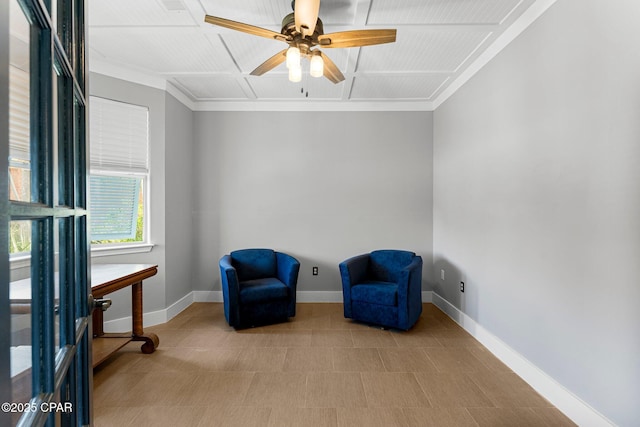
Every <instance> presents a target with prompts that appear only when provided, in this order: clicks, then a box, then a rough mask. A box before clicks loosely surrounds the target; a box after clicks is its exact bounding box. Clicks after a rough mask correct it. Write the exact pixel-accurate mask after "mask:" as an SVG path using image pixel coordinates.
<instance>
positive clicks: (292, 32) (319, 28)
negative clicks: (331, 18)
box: [280, 13, 324, 45]
mask: <svg viewBox="0 0 640 427" xmlns="http://www.w3.org/2000/svg"><path fill="white" fill-rule="evenodd" d="M280 32H281V33H282V34H283V35H285V36H287V37H291V38H292V39H294V38H295V37H296V35H300V36H301V34H300V33H299V32H298V31H297V30H296V18H295V14H294V13H290V14H288V15H287V16H285V17H284V18H283V19H282V30H280ZM323 34H324V25H323V24H322V20H321V19H320V18H318V20H317V21H316V28H315V29H314V31H313V35H312V36H306V37H305V38H306V39H308V40H310V41H312V42H313V45H316V44H318V43H317V42H316V41H317V40H318V36H321V35H323Z"/></svg>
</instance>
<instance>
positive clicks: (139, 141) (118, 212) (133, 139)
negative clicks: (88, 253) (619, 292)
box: [89, 97, 149, 245]
mask: <svg viewBox="0 0 640 427" xmlns="http://www.w3.org/2000/svg"><path fill="white" fill-rule="evenodd" d="M148 134H149V110H148V108H147V107H141V106H138V105H132V104H126V103H123V102H117V101H112V100H108V99H104V98H99V97H91V98H90V135H91V138H90V144H91V148H90V154H89V155H90V167H91V171H90V178H89V194H90V213H91V217H90V232H91V243H92V245H121V244H132V243H146V242H147V241H148V239H147V234H148V233H146V232H145V230H146V229H148V224H147V223H148V220H147V219H148V215H147V212H148V211H147V207H148V205H149V203H148V191H147V186H148V181H149V159H148V153H149V136H148Z"/></svg>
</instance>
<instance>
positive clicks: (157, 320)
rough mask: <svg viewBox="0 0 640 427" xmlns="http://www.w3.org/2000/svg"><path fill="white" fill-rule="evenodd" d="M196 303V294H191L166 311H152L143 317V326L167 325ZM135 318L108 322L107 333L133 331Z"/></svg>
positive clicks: (105, 329)
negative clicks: (132, 326)
mask: <svg viewBox="0 0 640 427" xmlns="http://www.w3.org/2000/svg"><path fill="white" fill-rule="evenodd" d="M193 302H194V293H193V292H189V293H188V294H187V295H185V296H184V297H182V298H180V299H179V300H178V301H176V302H174V303H173V304H171V305H170V306H169V307H167V308H165V309H164V310H157V311H151V312H149V313H144V314H143V315H142V324H143V325H144V326H154V325H159V324H161V323H167V322H168V321H169V320H171V319H173V318H174V317H176V316H177V315H178V314H180V313H182V312H183V311H184V310H185V309H186V308H187V307H189V306H190V305H191V303H193ZM132 321H133V318H132V317H131V316H127V317H121V318H119V319H113V320H108V321H105V322H104V331H105V332H122V331H127V330H131V325H132Z"/></svg>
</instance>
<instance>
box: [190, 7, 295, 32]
mask: <svg viewBox="0 0 640 427" xmlns="http://www.w3.org/2000/svg"><path fill="white" fill-rule="evenodd" d="M200 4H201V5H202V7H203V8H204V10H205V12H206V14H207V15H213V16H218V17H220V18H226V19H231V20H232V21H239V22H244V23H247V24H250V25H257V26H268V27H269V29H271V30H275V31H278V32H279V31H280V28H282V18H284V17H285V16H286V15H288V14H290V13H292V12H293V11H292V10H291V2H290V1H287V0H266V1H264V0H243V1H238V0H200ZM271 27H277V29H276V28H271Z"/></svg>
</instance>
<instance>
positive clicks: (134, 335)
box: [91, 264, 160, 367]
mask: <svg viewBox="0 0 640 427" xmlns="http://www.w3.org/2000/svg"><path fill="white" fill-rule="evenodd" d="M157 272H158V266H157V265H153V264H95V265H92V266H91V293H92V294H93V298H94V299H99V298H103V297H104V296H105V295H108V294H110V293H112V292H115V291H117V290H120V289H123V288H126V287H127V286H131V317H132V330H131V332H126V333H105V332H104V326H103V321H104V320H103V312H102V310H101V309H100V308H96V309H94V310H93V366H94V367H95V366H97V365H99V364H100V363H102V362H103V361H104V360H105V359H107V358H108V357H109V356H110V355H112V354H113V353H115V352H116V351H118V350H119V349H121V348H122V347H124V346H125V345H126V344H127V343H129V342H131V341H144V344H142V347H141V350H142V352H143V353H145V354H149V353H153V352H154V351H155V350H156V348H157V347H158V345H159V343H160V340H159V338H158V336H157V335H156V334H154V333H146V334H145V333H144V331H143V328H142V314H143V311H142V281H143V280H144V279H147V278H149V277H151V276H154V275H155V274H156V273H157Z"/></svg>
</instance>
